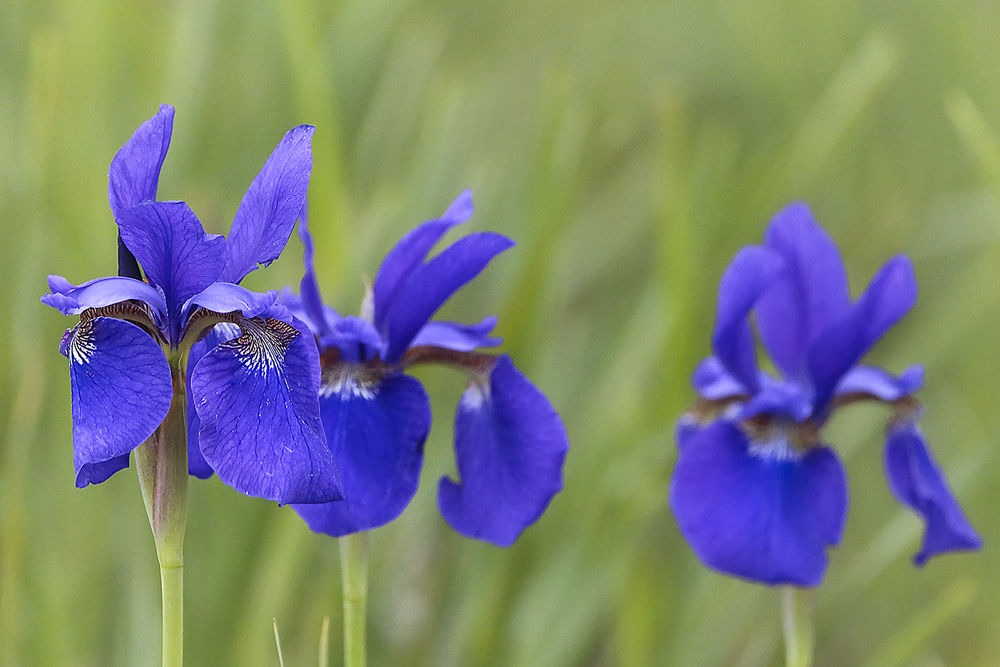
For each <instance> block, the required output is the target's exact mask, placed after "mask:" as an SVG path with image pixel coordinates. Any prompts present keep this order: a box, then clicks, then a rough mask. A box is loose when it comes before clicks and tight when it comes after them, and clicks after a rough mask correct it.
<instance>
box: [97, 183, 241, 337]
mask: <svg viewBox="0 0 1000 667" xmlns="http://www.w3.org/2000/svg"><path fill="white" fill-rule="evenodd" d="M116 221H117V222H118V229H119V231H121V235H122V239H123V240H124V241H125V245H126V246H128V249H129V250H131V251H132V254H133V255H135V258H136V259H137V260H138V261H139V264H140V265H141V266H142V268H143V270H144V271H145V272H146V277H147V278H148V279H149V281H150V282H151V283H152V284H153V285H155V286H156V287H159V288H160V290H161V291H162V292H163V296H164V299H165V300H166V302H167V307H168V309H169V310H168V331H169V333H170V342H171V344H174V345H176V344H177V342H178V341H179V340H180V326H181V308H182V306H183V305H184V303H185V302H186V301H187V300H188V299H189V298H191V297H192V296H194V295H196V294H198V293H199V292H201V291H202V290H204V289H205V288H206V287H208V286H209V285H211V284H213V283H214V282H215V281H216V280H217V279H218V278H219V273H220V272H221V271H222V265H223V262H225V252H226V240H225V239H224V238H222V237H221V236H218V235H210V234H206V233H205V230H204V229H202V226H201V223H200V222H199V221H198V218H197V217H195V214H194V211H192V210H191V209H190V208H189V207H188V205H187V204H185V203H184V202H147V203H144V204H139V205H138V206H133V207H132V208H130V209H127V210H124V211H121V212H120V213H119V214H118V217H117V218H116Z"/></svg>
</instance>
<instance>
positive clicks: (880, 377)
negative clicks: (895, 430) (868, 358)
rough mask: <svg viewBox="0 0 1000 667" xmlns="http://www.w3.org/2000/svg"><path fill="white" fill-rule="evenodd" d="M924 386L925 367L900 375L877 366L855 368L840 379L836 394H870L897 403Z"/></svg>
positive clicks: (916, 367) (914, 367)
mask: <svg viewBox="0 0 1000 667" xmlns="http://www.w3.org/2000/svg"><path fill="white" fill-rule="evenodd" d="M923 386H924V367H923V366H910V367H909V368H907V369H906V370H905V371H903V372H902V373H900V374H899V375H893V374H892V373H889V372H887V371H884V370H882V369H881V368H878V367H876V366H855V367H854V368H852V369H851V370H849V371H847V373H846V374H845V375H844V377H842V378H840V382H838V383H837V389H836V391H835V392H834V394H835V395H836V396H841V395H844V394H869V395H871V396H874V397H875V398H878V399H880V400H883V401H897V400H899V399H900V398H902V397H903V396H909V395H910V394H913V393H914V392H915V391H917V390H918V389H920V388H921V387H923Z"/></svg>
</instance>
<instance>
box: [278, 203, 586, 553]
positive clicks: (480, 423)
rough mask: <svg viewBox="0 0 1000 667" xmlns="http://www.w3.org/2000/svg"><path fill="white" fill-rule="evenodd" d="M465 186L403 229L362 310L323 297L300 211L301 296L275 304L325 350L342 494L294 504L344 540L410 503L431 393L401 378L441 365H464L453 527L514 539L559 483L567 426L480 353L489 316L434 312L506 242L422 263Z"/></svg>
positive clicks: (483, 237)
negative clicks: (342, 311)
mask: <svg viewBox="0 0 1000 667" xmlns="http://www.w3.org/2000/svg"><path fill="white" fill-rule="evenodd" d="M472 210H473V209H472V195H471V193H470V192H469V191H466V192H464V193H462V195H460V196H459V197H458V198H457V199H456V200H455V201H454V202H453V203H452V205H451V206H450V207H449V208H448V210H447V211H446V212H445V213H444V215H443V216H441V217H440V218H438V219H435V220H430V221H428V222H425V223H423V224H421V225H420V226H418V227H416V228H415V229H413V230H412V231H410V232H409V233H408V234H407V235H406V236H404V237H403V238H402V240H400V241H399V243H397V244H396V246H395V247H394V248H393V249H392V250H391V251H389V254H388V255H387V256H386V257H385V260H384V261H383V262H382V265H381V267H380V268H379V271H378V274H377V275H376V277H375V281H374V283H373V285H372V287H371V290H370V291H369V293H368V294H367V296H366V298H365V301H364V304H363V305H362V313H361V317H353V316H342V315H339V314H338V313H337V312H335V311H334V310H333V309H331V308H330V307H328V306H326V305H324V304H323V302H322V300H321V299H320V295H319V289H318V286H317V283H316V276H315V272H314V268H313V255H314V249H313V242H312V239H311V237H310V235H309V231H308V228H307V224H306V219H305V215H303V217H302V219H301V221H300V226H299V231H300V235H301V237H302V240H303V243H304V244H305V276H304V277H303V279H302V284H301V294H300V296H296V295H293V294H291V293H290V292H288V291H286V292H284V293H283V294H282V299H281V302H282V303H284V304H285V305H286V306H288V307H289V309H290V310H292V312H294V313H295V314H296V316H297V317H299V318H301V319H302V320H303V321H305V322H306V323H307V324H308V326H309V328H310V329H312V331H313V333H314V334H315V336H316V341H317V344H318V346H319V350H320V358H321V365H322V369H323V373H322V385H321V387H320V412H321V415H322V419H323V426H324V428H325V431H326V438H327V444H328V446H329V448H330V451H331V452H332V453H333V456H334V458H335V459H336V460H337V464H338V465H339V467H340V474H341V482H342V484H343V489H344V496H345V500H343V501H341V502H336V503H327V504H322V505H297V506H295V510H296V511H297V512H298V513H299V515H300V516H301V517H302V518H303V519H304V520H305V521H306V523H307V524H308V525H309V527H310V528H311V529H312V530H314V531H316V532H321V533H326V534H328V535H332V536H334V537H340V536H344V535H348V534H351V533H355V532H359V531H365V530H370V529H372V528H376V527H378V526H382V525H384V524H386V523H388V522H390V521H392V520H393V519H395V518H396V517H397V516H399V515H400V513H402V511H403V510H404V509H405V508H406V506H407V504H408V503H409V502H410V500H411V498H413V495H414V493H416V490H417V484H418V482H419V478H420V470H421V467H422V465H423V449H424V442H425V440H426V439H427V434H428V431H429V430H430V424H431V411H430V404H429V402H428V399H427V395H426V394H425V393H424V389H423V387H422V386H421V384H420V383H419V382H418V381H417V380H415V379H414V378H412V377H410V376H408V375H405V374H404V371H405V370H406V369H407V368H408V367H410V366H413V365H415V364H421V363H438V364H444V365H448V366H451V367H453V368H457V369H459V370H463V371H465V372H467V373H468V374H469V384H468V388H467V389H466V391H465V393H464V394H463V396H462V398H461V400H460V401H459V404H458V409H457V412H456V415H455V454H456V461H457V467H458V474H459V476H460V477H461V481H460V482H455V481H452V480H450V479H448V478H442V479H441V480H440V483H439V485H438V496H437V497H438V507H439V509H440V511H441V514H442V515H443V516H444V518H445V520H446V521H447V522H448V523H449V524H450V525H451V526H452V528H454V529H455V530H456V531H458V532H459V533H461V534H463V535H466V536H468V537H473V538H476V539H480V540H484V541H486V542H490V543H493V544H496V545H499V546H509V545H511V544H513V542H514V541H515V540H516V539H517V537H518V536H519V535H520V534H521V532H522V531H523V530H524V529H525V528H526V527H527V526H529V525H530V524H532V523H533V522H534V521H535V520H536V519H538V518H539V516H541V514H542V512H544V511H545V508H546V507H547V506H548V504H549V501H550V500H551V499H552V497H553V495H555V494H556V493H557V492H558V491H559V490H560V489H561V488H562V484H563V479H562V470H563V461H564V459H565V457H566V452H567V449H568V440H567V436H566V430H565V428H564V427H563V423H562V420H561V419H560V418H559V415H558V414H556V411H555V410H554V409H553V407H552V405H551V403H550V402H549V400H548V399H547V398H546V397H545V395H544V394H542V392H541V391H539V390H538V389H537V388H536V387H535V386H534V385H533V384H532V383H531V382H530V381H529V380H528V379H527V378H526V377H525V376H524V375H522V374H521V372H520V371H518V370H517V369H516V368H515V367H514V365H513V363H511V361H510V358H509V357H507V356H506V355H499V356H496V355H489V354H484V353H479V352H476V351H475V350H476V349H477V348H481V347H492V346H496V345H499V343H500V340H499V339H497V338H493V337H491V336H490V332H491V331H492V330H493V328H494V327H495V326H496V323H497V320H496V318H494V317H490V318H486V319H484V320H483V321H482V322H480V323H478V324H472V325H464V324H456V323H453V322H444V321H430V318H431V316H432V315H433V314H434V313H435V311H437V310H438V308H440V307H441V306H442V305H443V304H444V302H445V301H447V300H448V298H449V297H451V295H452V294H454V293H455V292H456V291H457V290H458V289H459V288H460V287H462V286H463V285H465V284H466V283H467V282H469V281H470V280H472V279H473V278H474V277H475V276H476V275H478V274H479V273H480V272H481V271H482V270H483V269H484V268H486V266H487V264H489V262H490V261H491V260H492V259H493V258H494V257H495V256H496V255H497V254H499V253H500V252H503V251H504V250H506V249H508V248H510V247H511V246H512V245H514V244H513V242H512V241H511V240H509V239H507V238H505V237H503V236H501V235H499V234H494V233H490V232H479V233H474V234H469V235H468V236H465V237H463V238H461V239H459V240H458V241H456V242H455V243H453V244H452V245H450V246H448V247H447V248H445V249H444V250H442V251H441V252H440V253H438V254H437V255H435V256H434V257H433V258H431V259H429V260H428V259H426V257H427V254H428V252H429V251H430V250H431V248H432V247H433V246H434V245H435V244H436V243H437V242H438V241H439V240H440V239H441V237H442V236H444V234H445V233H447V232H448V230H450V229H451V228H452V227H454V226H456V225H458V224H460V223H462V222H464V221H466V220H467V219H468V218H469V217H470V216H471V215H472Z"/></svg>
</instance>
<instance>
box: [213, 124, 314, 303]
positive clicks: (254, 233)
mask: <svg viewBox="0 0 1000 667" xmlns="http://www.w3.org/2000/svg"><path fill="white" fill-rule="evenodd" d="M315 129H316V128H314V127H313V126H311V125H299V126H298V127H294V128H292V129H291V130H289V131H288V132H287V133H286V134H285V136H284V137H283V138H282V139H281V141H280V142H279V143H278V145H277V147H276V148H275V149H274V151H272V153H271V155H270V157H268V158H267V162H265V163H264V166H263V167H262V168H261V170H260V173H259V174H257V176H256V177H255V178H254V179H253V182H252V183H250V187H249V188H248V189H247V191H246V194H245V195H243V200H242V201H241V202H240V206H239V208H238V209H237V210H236V216H235V217H234V218H233V226H232V227H231V228H230V231H229V238H228V239H227V242H228V243H227V245H228V251H229V259H228V261H227V262H226V267H225V269H224V270H223V272H222V278H221V280H222V281H224V282H229V283H238V282H240V281H241V280H242V279H243V277H244V276H246V275H247V274H248V273H250V272H251V271H253V270H255V269H256V268H257V265H258V264H260V265H263V266H267V265H268V264H270V263H271V262H273V261H274V260H275V259H277V258H278V255H280V254H281V251H282V250H283V249H284V248H285V244H286V243H288V237H289V236H291V233H292V227H293V226H294V225H295V220H296V219H297V218H298V217H299V213H300V212H301V211H302V205H303V204H304V203H305V200H306V189H307V188H308V187H309V175H310V174H311V173H312V143H311V142H312V135H313V132H314V131H315Z"/></svg>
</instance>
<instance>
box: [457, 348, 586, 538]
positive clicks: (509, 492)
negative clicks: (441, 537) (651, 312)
mask: <svg viewBox="0 0 1000 667" xmlns="http://www.w3.org/2000/svg"><path fill="white" fill-rule="evenodd" d="M568 449H569V440H568V438H567V436H566V428H565V427H564V426H563V423H562V420H561V419H560V418H559V415H558V414H557V413H556V411H555V409H553V407H552V404H551V403H549V399H548V398H546V397H545V394H543V393H542V392H541V391H539V390H538V388H537V387H535V385H533V384H532V383H531V382H530V381H529V380H528V379H527V378H526V377H525V376H524V375H523V374H522V373H521V372H520V371H519V370H517V369H516V368H515V367H514V364H513V363H511V361H510V358H509V357H507V356H506V355H504V356H501V357H500V358H499V359H497V361H496V364H495V365H494V367H493V370H492V371H491V373H490V376H489V384H488V386H484V385H480V384H478V383H473V384H470V386H469V388H468V389H467V390H466V392H465V394H463V395H462V400H461V401H460V402H459V404H458V410H457V411H456V413H455V460H456V464H457V468H458V475H459V477H460V478H461V481H460V482H454V481H452V480H450V479H448V478H447V477H442V478H441V481H440V483H439V484H438V508H439V509H440V510H441V515H442V516H443V517H444V518H445V520H446V521H447V522H448V524H449V525H450V526H451V527H452V528H454V529H455V530H456V531H458V532H459V533H461V534H462V535H465V536H466V537H473V538H476V539H479V540H483V541H485V542H490V543H492V544H495V545H497V546H501V547H506V546H510V545H511V544H513V543H514V541H515V540H516V539H517V537H518V536H519V535H520V534H521V532H522V531H523V530H524V529H525V528H527V527H528V526H529V525H531V524H532V523H534V522H535V520H537V519H538V517H540V516H541V515H542V512H544V511H545V508H546V507H548V504H549V501H550V500H552V496H554V495H555V494H556V493H557V492H558V491H559V490H561V489H562V487H563V462H564V461H565V459H566V452H567V451H568Z"/></svg>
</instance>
